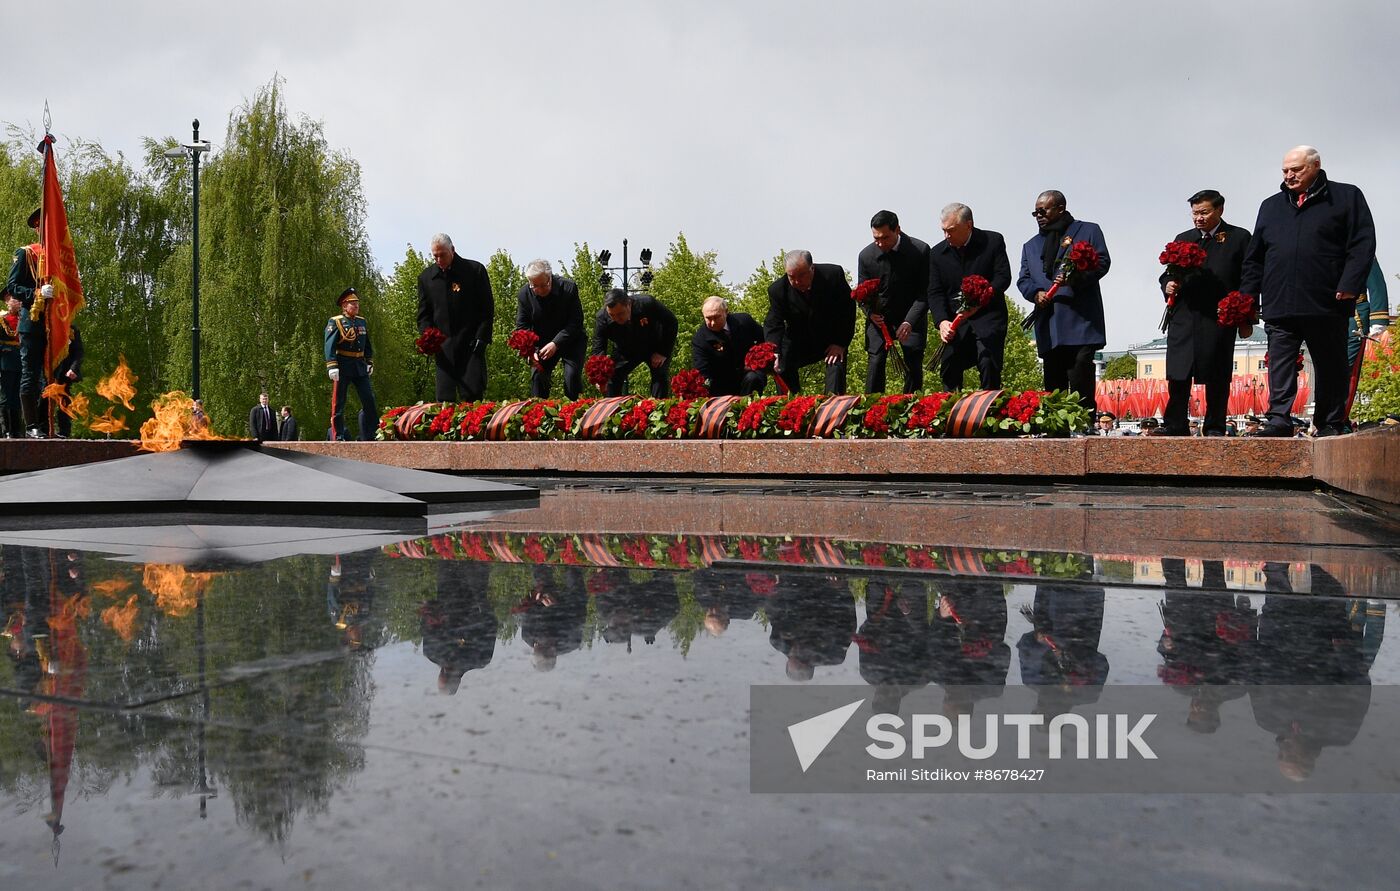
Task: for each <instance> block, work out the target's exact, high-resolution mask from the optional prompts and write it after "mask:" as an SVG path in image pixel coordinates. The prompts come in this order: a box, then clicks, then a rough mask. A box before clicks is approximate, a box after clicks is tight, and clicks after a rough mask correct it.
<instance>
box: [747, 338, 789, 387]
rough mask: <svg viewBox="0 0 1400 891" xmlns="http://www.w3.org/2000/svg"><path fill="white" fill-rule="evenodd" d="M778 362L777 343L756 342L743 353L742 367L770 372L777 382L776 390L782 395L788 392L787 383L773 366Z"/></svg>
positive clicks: (764, 372) (763, 372)
mask: <svg viewBox="0 0 1400 891" xmlns="http://www.w3.org/2000/svg"><path fill="white" fill-rule="evenodd" d="M777 364H778V345H777V344H775V343H768V342H767V341H764V342H763V343H756V344H754V345H753V346H751V347H749V351H748V352H747V353H745V354H744V367H745V368H747V369H748V370H749V371H757V372H760V373H762V374H771V375H772V376H773V379H774V380H776V381H777V382H778V392H779V393H782V394H783V395H784V396H786V395H787V394H788V392H789V391H788V385H787V383H786V382H785V381H784V380H783V379H782V378H780V377H778V374H777V372H775V371H774V370H773V367H774V366H775V365H777Z"/></svg>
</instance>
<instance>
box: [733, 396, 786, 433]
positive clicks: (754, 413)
mask: <svg viewBox="0 0 1400 891" xmlns="http://www.w3.org/2000/svg"><path fill="white" fill-rule="evenodd" d="M781 398H782V397H781V396H764V397H763V398H761V399H755V400H754V401H752V402H750V403H749V404H748V405H746V406H744V410H743V411H742V412H740V414H739V422H738V424H737V425H736V427H737V429H738V431H739V432H740V433H757V432H758V428H759V427H760V425H762V424H763V413H764V412H765V411H767V410H768V406H770V405H772V404H773V403H775V402H777V401H778V400H779V399H781Z"/></svg>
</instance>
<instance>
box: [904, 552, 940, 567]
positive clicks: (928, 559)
mask: <svg viewBox="0 0 1400 891" xmlns="http://www.w3.org/2000/svg"><path fill="white" fill-rule="evenodd" d="M904 556H905V562H906V563H907V564H908V565H909V566H910V567H911V568H913V569H936V568H937V567H938V562H937V561H936V560H934V559H933V555H932V554H930V553H929V552H928V551H925V550H921V549H919V548H910V549H909V550H907V551H906V552H905V554H904Z"/></svg>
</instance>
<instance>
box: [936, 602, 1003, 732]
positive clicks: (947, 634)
mask: <svg viewBox="0 0 1400 891" xmlns="http://www.w3.org/2000/svg"><path fill="white" fill-rule="evenodd" d="M938 587H939V596H938V602H937V604H936V606H935V608H934V618H933V625H932V626H931V628H930V629H929V630H930V637H931V640H930V652H931V655H932V658H933V666H932V669H933V680H934V681H936V682H937V683H938V685H939V686H940V687H942V688H943V713H944V714H945V715H947V716H948V717H950V718H951V717H953V716H954V715H970V714H972V712H973V710H974V707H975V706H976V704H977V700H979V699H993V698H995V697H998V696H1000V695H1001V694H1002V692H1003V690H1005V688H1006V675H1007V672H1008V671H1009V670H1010V668H1011V647H1010V646H1009V645H1008V644H1007V643H1006V609H1007V607H1006V594H1005V591H1004V590H1003V588H1002V585H1001V583H1000V582H991V581H973V580H967V581H964V580H949V581H946V582H940V583H939V585H938Z"/></svg>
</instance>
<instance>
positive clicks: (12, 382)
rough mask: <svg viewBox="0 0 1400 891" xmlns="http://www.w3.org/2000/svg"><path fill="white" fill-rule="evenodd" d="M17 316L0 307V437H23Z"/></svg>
mask: <svg viewBox="0 0 1400 891" xmlns="http://www.w3.org/2000/svg"><path fill="white" fill-rule="evenodd" d="M19 373H20V364H19V313H11V312H9V310H8V308H4V307H0V435H4V436H8V437H10V438H11V439H18V438H20V437H22V436H24V423H23V421H22V420H21V419H20V410H19Z"/></svg>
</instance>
